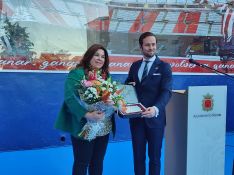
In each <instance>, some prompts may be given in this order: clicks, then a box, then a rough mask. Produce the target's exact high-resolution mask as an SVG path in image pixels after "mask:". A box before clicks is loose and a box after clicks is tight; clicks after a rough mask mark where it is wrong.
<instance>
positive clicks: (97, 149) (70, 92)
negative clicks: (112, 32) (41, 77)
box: [55, 44, 115, 175]
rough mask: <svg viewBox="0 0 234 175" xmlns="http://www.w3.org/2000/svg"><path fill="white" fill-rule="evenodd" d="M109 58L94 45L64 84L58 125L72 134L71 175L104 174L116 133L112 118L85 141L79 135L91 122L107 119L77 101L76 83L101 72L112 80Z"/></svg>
mask: <svg viewBox="0 0 234 175" xmlns="http://www.w3.org/2000/svg"><path fill="white" fill-rule="evenodd" d="M108 68H109V56H108V53H107V50H106V49H105V48H104V47H103V46H102V45H100V44H94V45H92V46H91V47H89V48H88V50H87V51H86V52H85V54H84V56H83V58H82V60H81V62H80V64H78V65H77V67H76V68H75V69H73V70H71V71H70V72H69V74H68V77H67V79H66V82H65V92H64V102H63V105H62V108H61V110H60V113H59V116H58V119H57V121H56V123H55V127H56V128H57V129H60V130H63V131H65V132H69V133H70V134H71V141H72V147H73V156H74V163H73V170H72V175H86V174H87V171H88V172H89V175H101V174H102V170H103V160H104V156H105V153H106V148H107V144H108V139H109V133H110V132H111V130H112V131H113V132H114V130H115V122H114V118H113V117H108V118H109V119H108V120H105V122H104V127H102V128H101V130H100V132H98V134H99V135H98V136H97V137H96V138H95V139H93V140H91V141H88V140H84V139H82V138H80V137H79V136H78V135H79V133H80V132H81V129H82V128H83V126H84V125H85V124H86V122H87V120H88V121H94V122H96V121H100V120H102V119H103V118H104V113H103V112H101V111H92V112H90V111H87V109H86V108H85V107H84V106H82V105H81V104H80V103H79V101H78V100H77V95H76V91H77V83H78V82H80V81H81V80H82V79H83V78H84V76H86V77H87V76H88V74H89V72H90V71H93V70H95V71H99V72H101V75H103V77H104V78H105V79H106V78H108V77H109V70H108Z"/></svg>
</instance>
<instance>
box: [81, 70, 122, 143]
mask: <svg viewBox="0 0 234 175" xmlns="http://www.w3.org/2000/svg"><path fill="white" fill-rule="evenodd" d="M122 90H123V89H118V84H117V82H116V81H112V80H111V78H107V79H106V78H105V75H102V74H101V71H95V70H94V71H90V72H89V74H88V76H87V77H86V76H84V78H83V79H82V80H81V81H80V83H79V84H78V87H77V91H78V94H79V98H78V101H79V103H80V104H81V105H82V106H83V107H84V108H85V109H87V110H88V111H89V112H92V111H102V112H103V113H104V119H103V120H101V121H97V122H95V121H90V120H88V121H87V123H86V124H85V126H84V127H83V128H82V130H81V132H80V133H79V134H78V136H79V137H82V138H83V139H85V140H89V141H91V140H93V139H95V138H96V136H99V135H101V130H102V129H103V128H104V126H105V123H104V122H105V120H111V116H112V114H113V113H114V111H115V109H116V108H117V109H119V108H121V110H123V109H124V108H125V103H124V100H123V97H122V96H121V95H120V93H121V91H122ZM108 100H112V101H113V102H114V104H113V105H110V104H108V103H107V101H108Z"/></svg>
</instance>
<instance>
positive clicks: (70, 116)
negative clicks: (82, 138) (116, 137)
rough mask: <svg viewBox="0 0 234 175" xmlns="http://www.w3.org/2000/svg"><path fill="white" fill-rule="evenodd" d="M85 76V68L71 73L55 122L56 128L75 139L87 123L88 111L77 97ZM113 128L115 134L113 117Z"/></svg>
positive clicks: (66, 82)
mask: <svg viewBox="0 0 234 175" xmlns="http://www.w3.org/2000/svg"><path fill="white" fill-rule="evenodd" d="M84 75H85V74H84V69H83V68H78V69H73V70H71V71H70V72H69V74H68V77H67V79H66V81H65V87H64V102H63V105H62V107H61V109H60V112H59V115H58V118H57V120H56V122H55V128H57V129H60V130H62V131H65V132H69V133H70V134H71V135H73V136H74V137H78V133H79V132H80V131H81V129H82V127H83V126H84V125H85V123H86V122H87V120H86V119H85V118H84V116H85V114H86V113H87V112H88V111H87V110H86V109H85V108H84V107H83V106H81V105H80V104H79V102H78V101H77V100H76V97H75V94H76V92H75V87H76V85H77V84H78V83H79V82H80V80H82V79H83V77H84ZM112 126H113V127H112V131H113V133H115V121H114V118H113V117H112Z"/></svg>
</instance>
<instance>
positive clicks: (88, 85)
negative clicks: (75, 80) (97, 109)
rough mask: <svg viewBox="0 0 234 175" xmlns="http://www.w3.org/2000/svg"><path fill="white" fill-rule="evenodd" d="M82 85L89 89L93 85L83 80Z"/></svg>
mask: <svg viewBox="0 0 234 175" xmlns="http://www.w3.org/2000/svg"><path fill="white" fill-rule="evenodd" d="M82 84H83V85H84V86H85V87H91V86H93V83H92V82H91V81H88V80H83V81H82Z"/></svg>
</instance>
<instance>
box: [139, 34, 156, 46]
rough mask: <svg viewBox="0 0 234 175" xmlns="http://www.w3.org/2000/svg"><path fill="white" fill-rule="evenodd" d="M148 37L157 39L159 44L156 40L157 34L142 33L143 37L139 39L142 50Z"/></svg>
mask: <svg viewBox="0 0 234 175" xmlns="http://www.w3.org/2000/svg"><path fill="white" fill-rule="evenodd" d="M148 36H153V37H155V40H156V42H157V38H156V35H155V34H153V33H151V32H145V33H142V34H141V36H140V38H139V45H140V47H141V48H142V44H143V40H144V39H145V38H146V37H148Z"/></svg>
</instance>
